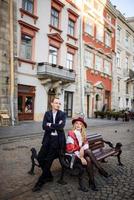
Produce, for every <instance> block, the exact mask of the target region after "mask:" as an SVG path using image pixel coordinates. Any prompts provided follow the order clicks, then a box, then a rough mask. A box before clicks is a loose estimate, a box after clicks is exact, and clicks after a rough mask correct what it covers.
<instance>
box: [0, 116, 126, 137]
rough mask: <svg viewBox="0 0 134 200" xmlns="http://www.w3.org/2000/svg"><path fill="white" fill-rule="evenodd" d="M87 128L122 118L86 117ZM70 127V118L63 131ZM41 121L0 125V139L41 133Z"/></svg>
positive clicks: (108, 123)
mask: <svg viewBox="0 0 134 200" xmlns="http://www.w3.org/2000/svg"><path fill="white" fill-rule="evenodd" d="M86 121H87V124H88V128H87V129H90V128H91V127H98V126H106V125H116V124H120V123H124V122H122V120H119V121H115V120H107V119H93V118H92V119H87V120H86ZM71 127H72V125H71V119H67V122H66V126H65V131H67V130H69V129H70V128H71ZM42 133H43V130H42V122H35V121H27V122H26V121H25V122H19V123H18V124H17V125H15V126H10V127H0V139H2V138H8V137H20V136H28V135H32V134H42Z"/></svg>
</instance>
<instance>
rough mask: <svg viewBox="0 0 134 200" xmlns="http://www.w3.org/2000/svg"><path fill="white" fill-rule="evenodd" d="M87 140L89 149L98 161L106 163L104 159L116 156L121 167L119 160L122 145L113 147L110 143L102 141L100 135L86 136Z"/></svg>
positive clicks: (117, 144)
mask: <svg viewBox="0 0 134 200" xmlns="http://www.w3.org/2000/svg"><path fill="white" fill-rule="evenodd" d="M87 139H88V142H89V148H90V149H91V150H92V152H93V154H94V156H95V157H96V159H97V160H98V161H102V162H106V161H105V159H106V158H108V157H110V156H116V157H117V160H118V164H119V165H123V164H122V163H121V158H120V156H121V153H122V149H121V147H122V144H121V143H120V142H118V143H116V145H115V146H114V145H113V144H112V143H111V142H109V141H106V140H104V139H103V137H102V135H101V134H92V135H88V136H87Z"/></svg>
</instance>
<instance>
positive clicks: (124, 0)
mask: <svg viewBox="0 0 134 200" xmlns="http://www.w3.org/2000/svg"><path fill="white" fill-rule="evenodd" d="M110 1H111V3H112V4H113V5H116V6H117V7H116V8H117V9H118V10H119V11H121V13H122V14H123V13H125V15H124V16H125V17H134V0H110Z"/></svg>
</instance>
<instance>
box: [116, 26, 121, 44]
mask: <svg viewBox="0 0 134 200" xmlns="http://www.w3.org/2000/svg"><path fill="white" fill-rule="evenodd" d="M117 41H118V42H120V41H121V27H120V26H117Z"/></svg>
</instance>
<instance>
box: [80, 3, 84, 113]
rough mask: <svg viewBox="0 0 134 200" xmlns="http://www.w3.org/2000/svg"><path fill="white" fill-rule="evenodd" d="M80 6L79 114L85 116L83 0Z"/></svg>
mask: <svg viewBox="0 0 134 200" xmlns="http://www.w3.org/2000/svg"><path fill="white" fill-rule="evenodd" d="M81 3H82V5H81V6H82V7H81V17H80V94H81V95H80V98H81V115H83V117H84V116H85V109H84V77H85V72H84V64H83V56H84V53H83V5H84V3H83V0H82V2H81Z"/></svg>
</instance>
